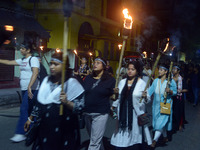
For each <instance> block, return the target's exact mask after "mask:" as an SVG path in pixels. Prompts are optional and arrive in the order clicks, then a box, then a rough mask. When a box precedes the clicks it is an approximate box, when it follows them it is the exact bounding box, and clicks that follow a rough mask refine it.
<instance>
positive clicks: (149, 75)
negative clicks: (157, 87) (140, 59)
mask: <svg viewBox="0 0 200 150" xmlns="http://www.w3.org/2000/svg"><path fill="white" fill-rule="evenodd" d="M144 70H145V72H146V74H147V76H148V77H149V78H151V79H152V80H154V78H153V77H152V76H151V74H149V72H148V70H147V69H146V68H144Z"/></svg>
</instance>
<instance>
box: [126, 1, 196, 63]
mask: <svg viewBox="0 0 200 150" xmlns="http://www.w3.org/2000/svg"><path fill="white" fill-rule="evenodd" d="M137 1H138V0H128V3H130V4H131V3H132V6H133V7H134V4H135V5H136V4H137ZM142 2H143V4H142V9H140V10H139V11H138V12H137V11H136V12H134V13H136V15H137V19H138V20H141V21H142V22H143V23H144V24H143V28H142V36H141V38H140V41H138V44H141V49H142V50H143V49H149V51H155V50H157V41H158V40H162V39H164V38H167V37H170V44H171V46H176V50H177V51H182V52H185V53H186V55H187V58H188V59H194V58H195V59H199V57H200V55H199V53H200V38H199V37H200V28H199V27H200V1H199V0H143V1H142ZM133 7H130V8H129V9H131V8H133ZM134 9H137V8H134ZM137 46H138V45H137ZM198 50H199V51H198ZM198 52H199V53H198Z"/></svg>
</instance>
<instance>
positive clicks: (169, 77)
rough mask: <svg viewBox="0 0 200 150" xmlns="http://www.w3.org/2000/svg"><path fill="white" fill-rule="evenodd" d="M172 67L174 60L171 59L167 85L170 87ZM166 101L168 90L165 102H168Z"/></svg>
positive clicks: (165, 94)
mask: <svg viewBox="0 0 200 150" xmlns="http://www.w3.org/2000/svg"><path fill="white" fill-rule="evenodd" d="M172 67H173V61H171V63H170V67H169V73H168V78H167V86H166V87H169V85H170V79H171V73H172ZM166 102H167V92H165V93H164V104H166Z"/></svg>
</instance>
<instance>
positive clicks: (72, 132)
mask: <svg viewBox="0 0 200 150" xmlns="http://www.w3.org/2000/svg"><path fill="white" fill-rule="evenodd" d="M62 58H63V57H62V53H55V54H54V55H53V56H52V58H51V65H50V71H51V75H50V76H49V77H46V78H45V79H44V80H43V82H42V84H41V86H40V89H39V92H38V97H37V100H38V103H37V104H36V105H35V106H34V108H33V111H32V113H31V115H30V116H29V117H28V120H27V121H26V123H25V125H24V130H25V131H27V130H28V129H29V126H30V124H31V122H33V120H35V119H36V121H37V120H39V119H41V121H40V125H39V128H38V131H37V132H38V133H37V137H36V140H35V141H34V143H33V147H32V150H78V149H79V146H80V143H79V142H80V135H79V133H80V132H79V123H78V116H77V113H79V112H80V111H81V110H82V108H83V106H84V100H83V96H82V95H83V92H84V89H83V87H82V86H81V84H80V83H79V82H78V81H77V80H76V79H75V78H73V77H72V76H71V74H72V71H71V70H70V69H69V68H68V66H69V65H66V66H67V67H66V79H65V83H64V92H61V74H62V68H63V67H62V65H63V60H62ZM61 103H62V104H63V115H59V111H60V105H61Z"/></svg>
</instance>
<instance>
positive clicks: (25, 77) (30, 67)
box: [0, 42, 40, 142]
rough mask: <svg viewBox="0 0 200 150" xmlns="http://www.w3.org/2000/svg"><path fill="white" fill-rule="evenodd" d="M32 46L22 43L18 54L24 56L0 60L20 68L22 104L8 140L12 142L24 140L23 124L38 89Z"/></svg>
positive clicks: (36, 67)
mask: <svg viewBox="0 0 200 150" xmlns="http://www.w3.org/2000/svg"><path fill="white" fill-rule="evenodd" d="M33 47H34V46H33V44H32V43H30V42H24V43H23V44H21V48H20V52H21V54H22V55H23V56H24V58H22V59H17V60H2V59H0V63H2V64H5V65H15V66H20V87H21V93H22V94H21V95H22V103H21V106H20V117H19V120H18V123H17V127H16V130H15V135H14V136H13V137H12V138H11V139H10V140H11V141H13V142H21V141H23V140H25V139H26V137H25V132H24V124H25V122H26V120H27V117H28V116H29V115H30V113H31V111H32V108H33V105H34V103H35V102H36V97H37V93H38V89H39V84H40V83H39V80H38V78H37V76H38V72H39V68H40V63H39V61H38V59H37V57H32V56H31V55H32V52H33V49H34V48H33Z"/></svg>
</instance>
